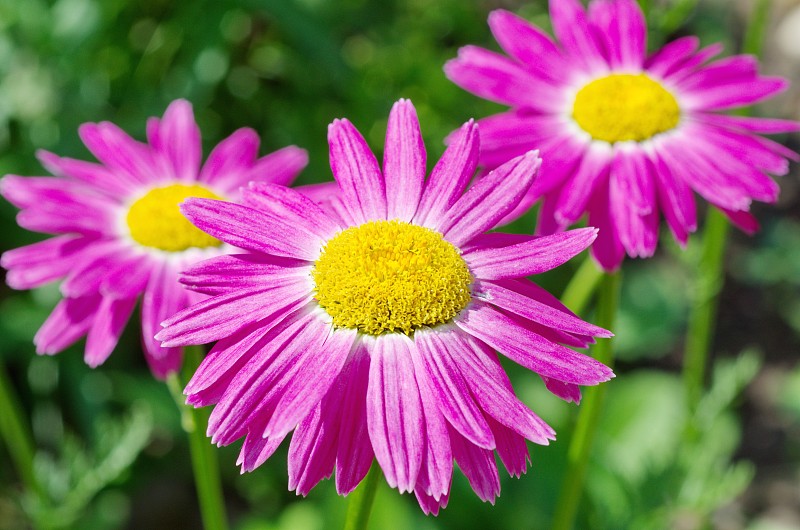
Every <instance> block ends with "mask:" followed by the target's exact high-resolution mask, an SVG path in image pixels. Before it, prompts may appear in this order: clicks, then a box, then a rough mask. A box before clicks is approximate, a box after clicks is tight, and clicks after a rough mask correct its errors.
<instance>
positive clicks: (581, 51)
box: [549, 0, 606, 71]
mask: <svg viewBox="0 0 800 530" xmlns="http://www.w3.org/2000/svg"><path fill="white" fill-rule="evenodd" d="M549 5H550V20H551V22H552V24H553V33H555V35H556V38H557V39H558V41H559V42H560V43H561V45H562V46H563V48H564V51H565V52H566V53H567V54H568V55H569V58H568V60H569V61H574V62H576V63H578V64H582V65H583V66H584V67H585V68H587V69H589V71H595V70H599V69H603V68H604V65H605V62H606V60H605V57H604V56H603V52H602V50H601V48H600V45H599V44H598V42H597V40H596V39H595V37H594V34H593V32H592V28H591V26H590V25H589V20H588V17H587V16H586V12H585V11H584V9H583V6H582V5H581V3H580V2H579V1H578V0H558V1H557V2H550V4H549Z"/></svg>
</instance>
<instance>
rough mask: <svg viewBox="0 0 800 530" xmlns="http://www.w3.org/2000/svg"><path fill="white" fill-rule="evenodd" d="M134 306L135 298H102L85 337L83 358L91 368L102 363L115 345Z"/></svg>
mask: <svg viewBox="0 0 800 530" xmlns="http://www.w3.org/2000/svg"><path fill="white" fill-rule="evenodd" d="M135 306H136V298H128V299H122V300H119V299H115V298H103V299H102V301H101V302H100V307H98V308H97V316H95V319H94V322H92V327H91V328H89V334H88V335H87V337H86V353H85V355H84V360H85V361H86V364H88V365H89V366H91V367H92V368H96V367H97V366H99V365H101V364H103V363H104V362H105V360H106V359H108V356H109V355H111V352H112V351H114V348H115V347H116V346H117V342H118V341H119V336H120V335H121V334H122V330H123V329H125V324H126V323H127V322H128V319H129V318H130V316H131V313H132V312H133V308H134V307H135Z"/></svg>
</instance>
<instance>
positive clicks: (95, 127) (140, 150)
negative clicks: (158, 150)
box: [78, 122, 163, 184]
mask: <svg viewBox="0 0 800 530" xmlns="http://www.w3.org/2000/svg"><path fill="white" fill-rule="evenodd" d="M78 134H79V135H80V137H81V140H83V143H84V144H86V147H88V148H89V151H91V152H92V154H93V155H94V156H95V157H97V159H98V160H99V161H100V162H102V163H103V165H105V166H107V167H108V168H109V169H111V170H112V171H113V173H114V176H115V177H116V178H118V179H123V180H126V181H128V182H130V183H131V184H137V183H138V184H147V183H150V182H154V181H158V180H161V178H163V176H162V175H160V174H159V173H160V171H159V169H160V168H159V165H158V164H157V163H156V161H155V160H154V159H153V155H152V152H151V151H150V149H148V147H147V146H146V145H144V144H142V143H140V142H137V141H135V140H133V139H132V138H131V137H130V136H128V135H127V134H126V133H125V132H124V131H123V130H122V129H120V128H119V127H117V126H116V125H114V124H113V123H109V122H102V123H84V124H83V125H81V126H80V127H79V128H78Z"/></svg>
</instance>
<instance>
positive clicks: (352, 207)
mask: <svg viewBox="0 0 800 530" xmlns="http://www.w3.org/2000/svg"><path fill="white" fill-rule="evenodd" d="M328 145H329V146H330V159H331V170H333V177H334V178H335V179H336V182H338V183H339V188H340V189H341V197H342V199H344V201H345V204H346V205H347V209H348V210H349V211H350V213H351V214H352V215H353V217H354V218H355V219H356V221H357V222H358V224H361V223H364V222H366V221H375V220H381V219H386V184H385V182H384V180H383V175H381V170H380V168H379V167H378V161H377V160H376V159H375V155H374V154H372V151H371V150H370V149H369V146H367V142H366V141H365V140H364V137H363V136H361V133H359V132H358V130H356V128H355V127H354V126H353V124H352V123H350V122H349V121H347V120H345V119H343V120H334V121H333V123H332V124H330V125H329V126H328Z"/></svg>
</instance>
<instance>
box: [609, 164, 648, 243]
mask: <svg viewBox="0 0 800 530" xmlns="http://www.w3.org/2000/svg"><path fill="white" fill-rule="evenodd" d="M653 173H654V172H653V168H652V167H650V163H649V160H648V159H647V158H646V156H645V155H644V153H643V152H641V151H640V150H639V149H631V150H627V149H622V148H618V149H616V150H615V153H614V160H613V162H612V163H611V171H610V175H609V208H610V213H611V215H612V216H613V217H614V220H615V226H616V227H617V231H618V235H619V238H620V241H621V242H622V246H624V247H625V250H626V251H627V253H628V255H629V256H631V257H643V258H644V257H650V256H652V255H653V253H654V252H655V249H656V244H657V243H658V233H657V227H658V216H657V210H656V208H655V204H656V192H655V184H654V183H653V182H652V180H651V178H652V177H651V175H653Z"/></svg>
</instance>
